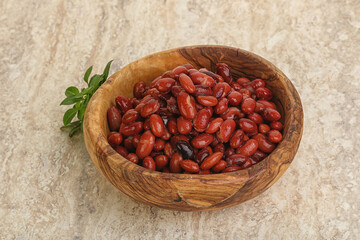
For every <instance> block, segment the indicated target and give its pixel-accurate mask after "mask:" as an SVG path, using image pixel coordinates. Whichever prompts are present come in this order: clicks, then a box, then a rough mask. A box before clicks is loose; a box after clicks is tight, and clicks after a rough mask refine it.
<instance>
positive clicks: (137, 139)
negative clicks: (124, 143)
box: [132, 134, 141, 148]
mask: <svg viewBox="0 0 360 240" xmlns="http://www.w3.org/2000/svg"><path fill="white" fill-rule="evenodd" d="M140 137H141V135H140V134H135V135H134V136H133V138H132V144H133V146H134V148H137V145H138V144H139V142H140Z"/></svg>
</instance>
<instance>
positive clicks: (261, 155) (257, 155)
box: [252, 150, 267, 162]
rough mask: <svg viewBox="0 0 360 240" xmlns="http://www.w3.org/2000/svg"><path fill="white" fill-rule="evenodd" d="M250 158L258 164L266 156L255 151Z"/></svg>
mask: <svg viewBox="0 0 360 240" xmlns="http://www.w3.org/2000/svg"><path fill="white" fill-rule="evenodd" d="M252 157H254V158H255V159H256V160H257V161H258V162H260V161H261V160H263V159H264V158H266V157H267V154H266V153H263V152H262V151H260V150H256V152H255V153H254V154H253V155H252Z"/></svg>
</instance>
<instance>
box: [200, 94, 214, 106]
mask: <svg viewBox="0 0 360 240" xmlns="http://www.w3.org/2000/svg"><path fill="white" fill-rule="evenodd" d="M196 100H197V101H198V103H200V104H201V105H203V106H206V107H213V106H216V104H218V100H217V98H216V97H213V96H197V97H196Z"/></svg>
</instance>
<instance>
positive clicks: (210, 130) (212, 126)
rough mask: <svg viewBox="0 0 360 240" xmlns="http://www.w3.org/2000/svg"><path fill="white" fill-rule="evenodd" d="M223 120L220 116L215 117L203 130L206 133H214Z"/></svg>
mask: <svg viewBox="0 0 360 240" xmlns="http://www.w3.org/2000/svg"><path fill="white" fill-rule="evenodd" d="M223 122H224V120H223V119H222V118H215V119H213V120H211V121H210V123H209V126H208V128H207V129H206V130H205V132H206V133H215V132H217V131H218V130H219V129H220V126H221V124H222V123H223Z"/></svg>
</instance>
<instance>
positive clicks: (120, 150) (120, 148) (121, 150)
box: [115, 146, 129, 158]
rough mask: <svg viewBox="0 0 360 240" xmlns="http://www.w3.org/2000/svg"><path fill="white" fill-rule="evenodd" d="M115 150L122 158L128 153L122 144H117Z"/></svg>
mask: <svg viewBox="0 0 360 240" xmlns="http://www.w3.org/2000/svg"><path fill="white" fill-rule="evenodd" d="M115 151H116V152H117V153H118V154H120V155H121V156H123V157H124V158H126V157H127V155H128V154H129V152H128V150H126V148H124V147H123V146H117V147H116V148H115Z"/></svg>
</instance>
